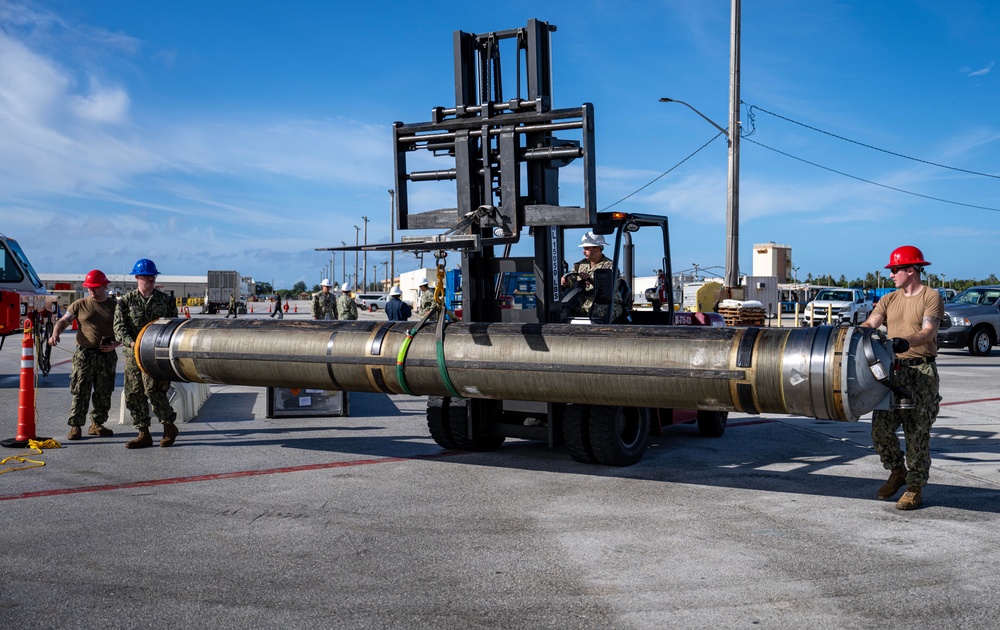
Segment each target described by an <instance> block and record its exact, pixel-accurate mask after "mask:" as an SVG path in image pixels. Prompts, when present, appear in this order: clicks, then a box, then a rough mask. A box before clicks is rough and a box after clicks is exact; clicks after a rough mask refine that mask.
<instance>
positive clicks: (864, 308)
mask: <svg viewBox="0 0 1000 630" xmlns="http://www.w3.org/2000/svg"><path fill="white" fill-rule="evenodd" d="M873 308H874V306H873V305H872V301H871V300H869V299H868V298H867V297H866V296H865V292H864V291H862V290H861V289H823V290H822V291H820V292H819V293H817V294H816V298H815V299H813V301H812V302H809V303H808V304H806V309H805V313H804V314H803V317H802V325H803V326H821V325H823V324H826V323H827V322H828V321H829V322H830V323H832V324H833V325H834V326H840V325H844V324H851V325H852V326H857V325H858V324H860V323H861V322H863V321H865V320H866V319H868V316H869V315H871V312H872V309H873Z"/></svg>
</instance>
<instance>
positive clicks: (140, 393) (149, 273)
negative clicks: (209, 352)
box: [115, 258, 177, 448]
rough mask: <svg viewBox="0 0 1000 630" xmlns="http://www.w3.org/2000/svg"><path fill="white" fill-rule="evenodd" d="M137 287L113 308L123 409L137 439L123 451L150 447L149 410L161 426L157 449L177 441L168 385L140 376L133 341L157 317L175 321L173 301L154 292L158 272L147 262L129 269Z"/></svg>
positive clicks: (142, 259)
mask: <svg viewBox="0 0 1000 630" xmlns="http://www.w3.org/2000/svg"><path fill="white" fill-rule="evenodd" d="M132 275H134V276H135V279H136V282H138V284H139V286H138V288H137V289H135V290H134V291H129V292H128V293H126V294H125V295H124V296H123V297H122V298H121V299H120V300H118V305H117V307H116V308H115V339H117V340H118V341H119V342H120V343H121V344H122V345H124V346H125V348H126V351H125V352H124V353H123V354H124V355H125V391H124V393H125V407H126V408H127V409H128V411H129V413H130V414H131V415H132V424H133V425H135V428H136V429H138V430H139V435H138V436H137V437H136V438H134V439H132V440H129V441H128V442H126V443H125V448H146V447H149V446H152V445H153V436H152V435H150V433H149V422H150V416H149V407H150V405H152V407H153V412H154V413H155V414H156V417H157V418H158V419H159V420H160V423H161V424H162V425H163V437H162V438H161V439H160V446H170V445H171V444H173V443H174V440H175V439H177V425H175V424H174V421H175V420H176V419H177V412H175V411H174V409H173V407H171V406H170V400H169V399H167V390H168V389H170V381H160V380H154V379H152V378H150V377H149V376H147V375H146V374H144V373H143V372H142V370H140V369H139V366H138V365H137V364H136V362H135V350H134V348H135V338H136V337H137V336H138V335H139V331H140V330H142V327H143V326H145V325H146V324H148V323H150V322H152V321H156V320H157V319H160V318H161V317H171V318H173V317H177V303H176V302H175V301H174V298H172V297H170V296H169V295H167V294H166V293H164V292H162V291H160V290H159V289H157V288H156V276H158V275H160V272H159V271H158V270H157V269H156V264H155V263H153V261H152V260H149V259H148V258H140V259H139V260H137V261H136V262H135V265H134V266H133V267H132Z"/></svg>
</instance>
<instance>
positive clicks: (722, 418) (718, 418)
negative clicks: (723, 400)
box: [698, 409, 729, 438]
mask: <svg viewBox="0 0 1000 630" xmlns="http://www.w3.org/2000/svg"><path fill="white" fill-rule="evenodd" d="M728 420H729V414H728V413H726V412H725V411H706V410H704V409H702V410H700V411H699V412H698V433H701V434H702V435H704V436H705V437H716V438H717V437H722V434H723V433H725V432H726V423H727V422H728Z"/></svg>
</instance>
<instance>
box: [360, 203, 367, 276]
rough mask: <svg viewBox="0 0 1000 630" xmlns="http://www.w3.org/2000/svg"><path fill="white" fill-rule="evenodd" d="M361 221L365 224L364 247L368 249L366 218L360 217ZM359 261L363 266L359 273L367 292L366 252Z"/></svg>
mask: <svg viewBox="0 0 1000 630" xmlns="http://www.w3.org/2000/svg"><path fill="white" fill-rule="evenodd" d="M361 220H362V221H364V222H365V247H368V217H361ZM361 259H362V260H363V261H364V265H362V267H361V273H362V275H363V277H364V287H365V289H364V290H365V291H367V290H368V251H367V250H365V253H364V254H362V255H361Z"/></svg>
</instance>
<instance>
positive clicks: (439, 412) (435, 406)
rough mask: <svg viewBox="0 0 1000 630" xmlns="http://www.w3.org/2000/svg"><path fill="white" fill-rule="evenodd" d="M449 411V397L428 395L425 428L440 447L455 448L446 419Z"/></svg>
mask: <svg viewBox="0 0 1000 630" xmlns="http://www.w3.org/2000/svg"><path fill="white" fill-rule="evenodd" d="M450 411H451V398H447V397H445V396H430V397H429V398H428V399H427V429H428V430H429V431H430V432H431V437H432V438H434V441H435V442H437V444H438V446H440V447H441V448H446V449H456V448H458V444H456V443H455V439H454V438H453V437H452V436H451V422H450V421H449V420H448V415H449V412H450ZM463 411H464V409H463Z"/></svg>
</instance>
